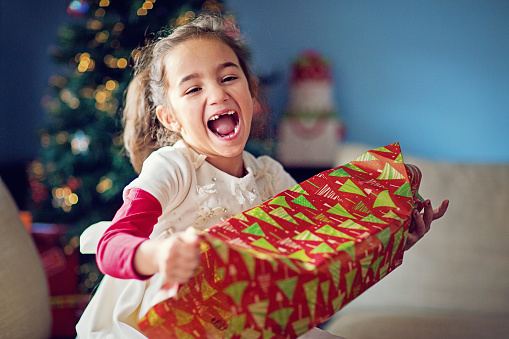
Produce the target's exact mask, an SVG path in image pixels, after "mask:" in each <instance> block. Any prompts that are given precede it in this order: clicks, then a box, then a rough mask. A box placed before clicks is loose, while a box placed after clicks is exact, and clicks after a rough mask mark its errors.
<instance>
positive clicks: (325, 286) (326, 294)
mask: <svg viewBox="0 0 509 339" xmlns="http://www.w3.org/2000/svg"><path fill="white" fill-rule="evenodd" d="M329 288H330V281H329V280H325V281H324V282H323V283H321V284H320V289H321V290H322V297H323V300H324V301H325V304H326V305H327V304H328V303H329Z"/></svg>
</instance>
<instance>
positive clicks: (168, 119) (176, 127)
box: [156, 106, 182, 132]
mask: <svg viewBox="0 0 509 339" xmlns="http://www.w3.org/2000/svg"><path fill="white" fill-rule="evenodd" d="M156 115H157V119H159V121H160V122H161V123H162V124H163V126H164V127H166V128H167V129H169V130H170V131H173V132H180V130H181V129H182V125H181V124H180V122H178V120H177V119H176V118H175V116H174V115H173V114H172V113H171V112H170V110H169V109H167V108H166V107H163V106H157V107H156Z"/></svg>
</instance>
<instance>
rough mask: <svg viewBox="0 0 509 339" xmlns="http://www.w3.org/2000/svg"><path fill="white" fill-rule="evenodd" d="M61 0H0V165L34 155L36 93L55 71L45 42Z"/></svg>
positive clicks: (60, 12)
mask: <svg viewBox="0 0 509 339" xmlns="http://www.w3.org/2000/svg"><path fill="white" fill-rule="evenodd" d="M66 6H67V5H66V1H65V0H58V1H33V0H17V1H2V0H0V32H1V33H0V76H1V79H2V81H0V166H1V165H5V164H7V165H10V164H13V163H23V162H26V161H30V160H33V159H34V158H35V157H36V156H37V153H38V150H39V147H40V140H39V136H38V130H39V128H40V127H41V126H42V124H43V123H44V121H46V118H45V112H44V109H43V108H42V106H41V99H42V97H43V96H44V94H45V92H46V89H47V86H48V85H47V84H48V79H49V77H50V76H51V75H52V74H54V73H55V72H56V71H57V67H56V66H55V65H54V64H53V62H52V61H51V57H50V55H49V48H50V46H51V45H52V44H55V42H56V41H57V31H58V28H59V27H60V25H62V23H63V22H64V20H65V19H66V18H67V14H66V8H67V7H66Z"/></svg>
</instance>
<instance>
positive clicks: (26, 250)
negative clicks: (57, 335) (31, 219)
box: [0, 178, 51, 339]
mask: <svg viewBox="0 0 509 339" xmlns="http://www.w3.org/2000/svg"><path fill="white" fill-rule="evenodd" d="M50 328H51V315H50V307H49V296H48V286H47V282H46V277H45V275H44V271H43V268H42V264H41V261H40V259H39V255H38V254H37V251H36V249H35V245H34V243H33V241H32V238H31V236H30V234H29V233H28V232H27V231H26V230H25V227H24V226H23V224H22V222H21V220H20V219H19V214H18V210H17V208H16V205H15V203H14V200H13V199H12V197H11V195H10V193H9V191H8V190H7V188H6V186H5V185H4V182H3V181H2V179H1V178H0V338H6V339H7V338H9V339H15V338H19V339H27V338H30V339H37V338H47V337H48V336H49V333H50Z"/></svg>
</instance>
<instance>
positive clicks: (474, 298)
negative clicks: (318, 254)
mask: <svg viewBox="0 0 509 339" xmlns="http://www.w3.org/2000/svg"><path fill="white" fill-rule="evenodd" d="M402 146H403V145H402ZM369 149H371V147H367V146H361V145H345V146H344V147H343V148H342V151H341V153H340V155H339V159H338V165H339V164H344V163H347V162H349V161H350V160H352V159H354V158H356V157H357V156H358V155H360V154H362V153H364V152H365V151H367V150H369ZM405 162H407V163H413V164H416V165H418V166H419V167H420V169H421V170H422V172H423V180H422V183H421V190H420V192H421V194H422V195H423V197H425V198H430V199H431V201H432V203H434V205H435V206H438V204H439V203H440V202H441V201H442V200H443V199H446V198H447V199H449V200H450V206H449V210H448V212H447V214H446V215H445V216H444V217H443V219H440V220H438V221H435V222H434V223H433V224H432V229H431V231H430V233H428V234H427V235H426V236H425V237H424V238H423V239H422V240H421V241H420V242H419V243H417V244H416V245H415V246H414V248H412V249H411V250H410V251H408V252H406V253H405V256H404V259H403V265H402V266H401V267H399V268H397V269H396V270H395V271H394V272H392V273H391V274H390V275H388V276H387V277H386V278H385V279H384V280H382V281H381V282H379V283H378V284H377V285H375V286H373V287H372V288H370V289H369V290H368V291H366V292H365V293H364V294H362V295H361V296H360V297H358V298H357V299H356V300H354V301H353V302H351V303H350V304H349V305H347V306H346V307H345V308H343V309H342V310H341V311H340V312H339V313H338V314H337V315H336V316H335V317H334V319H333V320H331V321H330V322H329V324H328V327H327V329H328V330H329V331H330V332H332V333H335V334H337V335H341V336H344V337H346V338H348V339H357V338H359V339H361V338H362V339H368V338H377V339H383V338H391V339H392V338H509V221H508V218H507V216H506V215H509V164H499V165H495V164H492V165H469V164H454V163H438V162H431V161H426V160H424V159H419V158H415V157H411V156H410V157H405Z"/></svg>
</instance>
